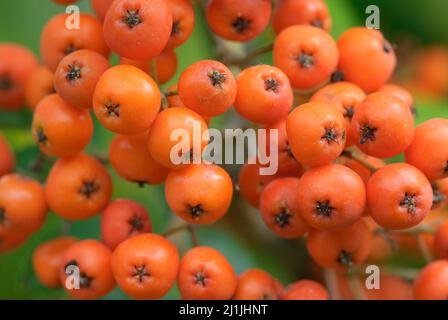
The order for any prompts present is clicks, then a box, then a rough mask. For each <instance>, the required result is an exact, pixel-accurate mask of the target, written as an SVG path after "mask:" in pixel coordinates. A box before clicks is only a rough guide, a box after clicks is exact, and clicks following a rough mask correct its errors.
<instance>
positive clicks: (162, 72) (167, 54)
mask: <svg viewBox="0 0 448 320" xmlns="http://www.w3.org/2000/svg"><path fill="white" fill-rule="evenodd" d="M153 63H155V73H156V74H155V76H154V74H153V70H152V69H153V68H154V67H153ZM120 64H127V65H131V66H134V67H137V68H139V69H140V70H142V71H144V72H146V73H147V74H149V75H150V76H151V77H152V78H153V79H157V81H158V82H159V83H160V84H164V83H166V82H167V81H169V80H170V79H171V78H172V77H173V76H174V75H175V74H176V70H177V65H178V61H177V56H176V53H175V52H174V51H166V50H165V51H163V52H162V53H161V54H159V55H158V56H156V57H154V58H153V59H151V60H144V61H139V60H132V59H127V58H123V57H121V58H120Z"/></svg>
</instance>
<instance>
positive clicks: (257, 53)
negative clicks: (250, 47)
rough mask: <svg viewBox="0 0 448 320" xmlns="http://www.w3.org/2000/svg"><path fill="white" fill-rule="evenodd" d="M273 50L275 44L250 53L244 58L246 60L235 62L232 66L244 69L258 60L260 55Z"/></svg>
mask: <svg viewBox="0 0 448 320" xmlns="http://www.w3.org/2000/svg"><path fill="white" fill-rule="evenodd" d="M273 48H274V44H272V43H271V44H268V45H267V46H264V47H261V48H258V49H255V50H254V51H251V52H248V53H247V55H246V57H244V59H241V60H239V61H233V62H232V64H235V65H237V66H239V67H241V68H242V69H243V68H244V67H246V66H247V65H248V64H250V63H251V62H252V61H253V60H255V59H256V58H258V57H259V56H260V55H262V54H265V53H267V52H270V51H272V49H273Z"/></svg>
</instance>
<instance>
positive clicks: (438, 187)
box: [431, 178, 448, 209]
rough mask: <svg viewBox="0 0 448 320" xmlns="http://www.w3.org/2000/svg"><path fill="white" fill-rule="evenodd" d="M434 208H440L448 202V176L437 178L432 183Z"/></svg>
mask: <svg viewBox="0 0 448 320" xmlns="http://www.w3.org/2000/svg"><path fill="white" fill-rule="evenodd" d="M431 187H432V208H431V209H439V208H442V207H443V206H445V205H446V204H447V202H448V178H445V179H441V180H436V181H433V182H432V183H431Z"/></svg>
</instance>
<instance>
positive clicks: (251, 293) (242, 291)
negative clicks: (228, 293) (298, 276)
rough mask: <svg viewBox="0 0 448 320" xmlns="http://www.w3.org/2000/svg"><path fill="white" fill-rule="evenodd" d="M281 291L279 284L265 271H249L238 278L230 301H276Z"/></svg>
mask: <svg viewBox="0 0 448 320" xmlns="http://www.w3.org/2000/svg"><path fill="white" fill-rule="evenodd" d="M281 289H282V286H281V285H280V283H279V282H278V281H277V280H276V279H274V278H273V277H272V276H271V275H270V274H269V273H267V272H266V271H264V270H261V269H249V270H246V271H244V272H243V273H242V274H240V276H239V277H238V285H237V287H236V291H235V294H234V295H233V297H232V300H277V299H278V296H279V294H280V292H281Z"/></svg>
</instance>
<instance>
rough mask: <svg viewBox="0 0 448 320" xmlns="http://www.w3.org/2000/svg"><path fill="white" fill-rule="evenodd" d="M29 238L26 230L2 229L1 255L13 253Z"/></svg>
mask: <svg viewBox="0 0 448 320" xmlns="http://www.w3.org/2000/svg"><path fill="white" fill-rule="evenodd" d="M28 237H29V233H28V232H26V231H25V230H15V229H5V228H0V240H1V241H0V253H7V252H12V251H14V250H15V249H17V248H19V247H20V246H21V245H22V244H24V243H25V242H26V241H27V240H28Z"/></svg>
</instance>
